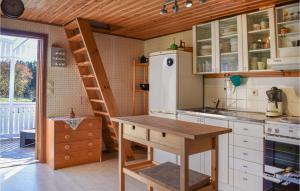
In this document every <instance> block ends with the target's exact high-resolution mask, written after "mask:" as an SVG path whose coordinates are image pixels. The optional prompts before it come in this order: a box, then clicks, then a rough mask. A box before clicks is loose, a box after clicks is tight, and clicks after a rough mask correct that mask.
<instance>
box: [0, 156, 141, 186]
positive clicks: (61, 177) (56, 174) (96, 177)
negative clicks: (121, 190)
mask: <svg viewBox="0 0 300 191" xmlns="http://www.w3.org/2000/svg"><path fill="white" fill-rule="evenodd" d="M106 158H107V159H106V160H105V161H103V162H102V163H92V164H87V165H81V166H76V167H69V168H64V169H59V170H55V171H54V170H52V169H51V168H49V167H48V166H47V165H46V164H41V163H35V164H29V165H21V166H15V167H9V168H1V169H0V190H1V191H117V190H118V159H117V157H116V156H109V157H106ZM144 190H146V185H144V184H143V183H141V182H138V181H136V180H135V179H133V178H131V177H126V191H144Z"/></svg>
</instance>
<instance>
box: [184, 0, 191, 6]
mask: <svg viewBox="0 0 300 191" xmlns="http://www.w3.org/2000/svg"><path fill="white" fill-rule="evenodd" d="M192 5H193V1H192V0H186V1H185V7H187V8H188V7H192Z"/></svg>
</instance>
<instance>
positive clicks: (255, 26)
mask: <svg viewBox="0 0 300 191" xmlns="http://www.w3.org/2000/svg"><path fill="white" fill-rule="evenodd" d="M260 29H261V27H260V24H253V30H260Z"/></svg>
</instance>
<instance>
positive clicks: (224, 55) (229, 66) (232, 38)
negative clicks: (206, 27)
mask: <svg viewBox="0 0 300 191" xmlns="http://www.w3.org/2000/svg"><path fill="white" fill-rule="evenodd" d="M238 18H239V23H238ZM241 27H242V26H241V19H240V17H233V18H228V19H223V20H220V21H219V22H218V29H217V30H218V36H219V37H218V40H219V42H217V46H218V48H217V49H218V50H217V52H218V53H217V55H218V58H217V64H219V67H220V68H219V71H220V72H229V71H238V70H239V63H241V62H240V59H239V58H240V55H241V53H239V51H240V46H241V39H240V38H241V35H240V32H241Z"/></svg>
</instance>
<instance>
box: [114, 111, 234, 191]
mask: <svg viewBox="0 0 300 191" xmlns="http://www.w3.org/2000/svg"><path fill="white" fill-rule="evenodd" d="M113 121H115V122H118V123H119V191H124V190H125V174H127V175H128V176H131V177H133V178H135V179H137V180H139V181H141V182H143V183H145V184H147V186H148V190H149V191H152V190H153V188H157V189H159V190H160V191H165V190H170V191H171V190H172V191H175V190H179V191H192V190H199V191H200V190H201V191H206V190H216V191H217V190H218V180H217V179H218V135H221V134H225V133H230V132H231V129H227V128H222V127H215V126H210V125H204V124H196V123H190V122H184V121H178V120H172V119H165V118H159V117H153V116H148V115H142V116H129V117H117V118H113ZM126 140H129V141H133V142H136V143H140V144H143V145H146V146H147V147H148V157H147V160H146V161H142V162H136V163H130V164H126V153H125V152H126V151H125V147H124V146H125V141H126ZM153 148H157V149H160V150H164V151H167V152H171V153H175V154H177V155H178V156H180V166H178V165H175V164H173V163H163V164H157V163H155V162H154V161H153ZM207 150H211V153H212V157H211V160H212V161H211V165H212V166H211V177H208V176H207V175H204V174H201V173H198V172H195V171H192V170H189V155H192V154H196V153H200V152H204V151H207Z"/></svg>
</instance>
